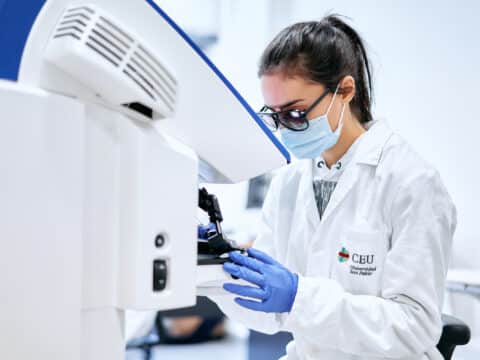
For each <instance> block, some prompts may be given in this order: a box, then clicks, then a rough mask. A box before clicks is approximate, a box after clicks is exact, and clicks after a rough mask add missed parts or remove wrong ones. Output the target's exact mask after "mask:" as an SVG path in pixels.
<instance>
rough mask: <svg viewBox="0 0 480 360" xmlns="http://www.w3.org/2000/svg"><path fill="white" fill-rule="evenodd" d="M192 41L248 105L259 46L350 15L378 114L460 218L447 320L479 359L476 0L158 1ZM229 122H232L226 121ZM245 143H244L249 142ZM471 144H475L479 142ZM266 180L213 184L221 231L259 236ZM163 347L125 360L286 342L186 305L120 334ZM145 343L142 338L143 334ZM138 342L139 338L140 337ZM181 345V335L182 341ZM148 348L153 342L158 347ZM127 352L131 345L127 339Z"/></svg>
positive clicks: (232, 351) (235, 352)
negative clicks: (424, 164)
mask: <svg viewBox="0 0 480 360" xmlns="http://www.w3.org/2000/svg"><path fill="white" fill-rule="evenodd" d="M157 2H158V4H159V5H160V6H161V7H162V8H163V9H164V10H165V11H166V12H167V13H168V14H169V15H170V16H171V17H172V18H173V19H174V20H175V21H176V22H177V23H178V24H179V25H180V26H181V27H182V28H183V29H184V30H186V32H187V33H188V34H189V35H190V36H191V37H192V38H193V39H194V41H195V42H196V43H197V44H198V45H199V46H200V47H201V48H202V49H203V50H204V51H205V53H206V54H207V55H208V56H209V57H210V58H211V59H212V61H213V62H214V63H215V64H216V65H217V67H218V68H219V69H220V70H221V71H222V72H223V73H224V74H225V75H226V77H227V78H228V79H229V80H230V81H231V82H232V83H233V85H234V86H235V87H236V88H237V89H238V90H239V92H240V93H241V94H242V95H243V96H244V98H245V99H246V100H247V101H248V102H249V103H250V104H251V105H252V107H253V108H254V109H259V108H260V107H261V106H262V104H263V100H262V97H261V93H260V88H259V81H258V79H257V76H256V72H257V63H258V59H259V57H260V54H261V52H262V50H263V48H264V47H265V46H266V45H267V43H268V42H269V41H270V40H271V39H272V38H273V36H274V35H275V34H276V33H277V32H279V31H280V30H281V29H282V28H283V27H285V26H287V25H289V24H292V23H294V22H297V21H304V20H319V19H320V18H321V17H322V16H324V15H326V14H329V13H338V14H341V15H345V16H347V17H349V18H350V23H351V24H352V25H353V26H354V28H355V29H357V30H358V31H359V32H360V34H361V35H362V36H363V38H364V40H365V41H366V43H367V47H368V51H369V54H370V58H371V60H372V63H373V68H374V91H375V104H374V114H375V116H376V118H382V119H385V120H386V121H387V122H388V123H389V124H390V126H391V127H392V128H393V129H394V130H395V131H396V132H398V133H399V134H401V135H402V136H403V137H404V138H406V139H407V141H408V142H409V143H410V144H411V145H413V147H414V148H415V149H416V150H417V151H418V152H419V153H420V154H421V155H422V157H424V158H425V159H427V160H428V161H429V162H431V163H432V164H433V165H434V166H435V167H436V168H437V169H438V170H439V171H440V174H441V176H442V178H443V181H444V183H445V184H446V187H447V189H448V190H449V192H450V194H451V196H452V198H453V200H454V202H455V204H456V206H457V210H458V227H457V232H456V235H455V240H454V248H453V249H454V251H453V256H452V259H451V266H450V268H451V269H452V271H451V273H450V274H449V286H448V290H447V291H446V296H445V306H444V312H445V313H448V314H453V315H455V316H457V317H459V318H461V319H462V320H464V321H465V322H466V323H467V324H468V325H469V326H470V328H471V330H472V340H471V342H470V344H469V345H467V346H465V347H460V348H458V349H457V350H456V352H455V354H456V356H455V358H456V359H479V358H480V306H479V305H480V301H479V299H480V295H479V293H480V292H478V291H477V293H476V294H475V291H476V289H478V286H477V287H475V286H473V285H475V283H476V285H478V284H479V283H480V262H479V261H478V259H477V256H478V253H479V250H480V241H479V240H480V229H479V228H478V227H477V224H478V223H477V222H476V221H477V217H478V216H479V215H478V214H479V210H478V205H479V203H480V190H479V187H480V186H479V184H480V169H479V165H478V163H479V161H478V158H477V156H478V154H480V152H479V149H478V148H476V147H475V144H476V143H477V139H476V136H477V135H478V134H479V133H480V125H479V122H478V121H477V119H476V118H475V115H474V114H475V113H476V107H477V105H478V103H479V100H478V94H477V93H476V90H475V89H476V88H475V86H476V85H477V84H480V71H479V69H478V62H479V58H480V40H479V37H478V28H477V24H478V22H479V20H480V15H479V14H480V2H477V1H473V0H471V1H456V2H452V1H438V0H436V1H433V0H428V1H422V2H419V1H413V0H403V1H373V0H366V1H355V0H337V1H331V0H324V1H314V0H255V1H254V0H241V1H240V0H202V1H193V0H157ZM225 121H228V114H225ZM246 141H247V142H248V139H246ZM477 144H478V143H477ZM269 179H270V174H267V175H266V176H264V177H260V178H256V179H253V180H251V181H249V182H245V183H240V184H235V185H215V186H213V185H208V186H207V189H208V190H209V192H212V193H214V194H216V195H217V197H218V198H219V200H220V205H221V206H222V210H223V213H224V217H225V221H224V228H225V230H226V231H227V232H228V233H229V235H230V237H231V238H234V239H236V240H238V241H239V242H241V243H243V244H249V243H251V242H252V241H254V239H255V234H256V229H257V222H258V218H259V211H260V207H261V205H262V202H263V197H264V194H265V191H266V189H267V188H268V184H269ZM162 331H163V335H164V337H166V338H167V339H170V341H168V342H169V343H168V344H167V343H163V344H160V345H158V346H155V347H153V348H152V351H151V352H150V353H149V354H147V352H146V351H145V350H138V349H132V350H129V351H128V354H127V358H128V359H144V358H152V359H172V360H175V359H191V358H193V357H195V358H196V359H203V358H205V359H207V358H211V357H212V355H214V356H217V357H219V358H226V357H227V356H228V358H229V359H230V360H236V359H238V360H247V359H248V360H257V359H262V360H268V359H277V358H278V357H279V356H281V355H282V354H283V353H284V346H285V343H286V342H288V340H289V338H290V335H289V334H278V335H274V336H267V335H262V334H258V333H254V332H249V331H248V330H247V329H245V328H243V327H242V326H240V325H238V324H235V323H231V322H229V321H228V320H225V319H223V316H222V314H221V313H220V312H219V311H218V309H216V307H215V306H214V305H213V304H211V303H209V302H208V301H206V300H205V299H199V305H198V306H197V307H196V308H193V309H186V310H182V311H177V312H167V313H164V314H145V313H135V312H130V313H129V314H128V318H127V332H128V334H127V335H128V336H129V337H130V338H131V339H134V340H136V341H140V342H139V343H141V342H142V341H145V339H146V338H145V336H146V337H147V338H148V336H150V337H151V336H153V337H154V338H155V335H157V336H158V333H159V332H162ZM142 337H143V338H142ZM139 339H140V340H139ZM178 339H183V340H182V341H178ZM154 341H155V340H154ZM132 344H133V343H132Z"/></svg>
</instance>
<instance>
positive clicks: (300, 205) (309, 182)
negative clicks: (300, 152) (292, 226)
mask: <svg viewBox="0 0 480 360" xmlns="http://www.w3.org/2000/svg"><path fill="white" fill-rule="evenodd" d="M301 161H302V169H301V170H302V171H301V173H302V177H301V179H300V184H299V190H298V191H299V193H298V197H297V201H296V204H295V209H298V210H299V212H300V213H303V214H301V215H300V218H301V219H302V218H303V219H307V221H308V223H309V224H310V226H312V227H314V228H315V227H316V226H317V225H318V223H319V222H320V217H319V215H318V209H317V204H316V202H315V194H314V192H313V175H312V161H311V160H301ZM302 215H303V216H302Z"/></svg>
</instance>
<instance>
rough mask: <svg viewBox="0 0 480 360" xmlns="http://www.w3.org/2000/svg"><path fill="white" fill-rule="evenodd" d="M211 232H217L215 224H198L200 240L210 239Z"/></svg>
mask: <svg viewBox="0 0 480 360" xmlns="http://www.w3.org/2000/svg"><path fill="white" fill-rule="evenodd" d="M210 230H215V224H212V223H209V224H208V225H203V224H198V226H197V237H198V238H199V239H204V240H207V239H208V232H209V231H210Z"/></svg>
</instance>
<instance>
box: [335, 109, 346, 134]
mask: <svg viewBox="0 0 480 360" xmlns="http://www.w3.org/2000/svg"><path fill="white" fill-rule="evenodd" d="M346 105H347V104H343V106H342V112H341V113H340V120H338V126H337V130H335V132H337V131H338V133H340V132H341V131H342V129H343V114H344V113H345V107H346Z"/></svg>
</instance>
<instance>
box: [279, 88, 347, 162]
mask: <svg viewBox="0 0 480 360" xmlns="http://www.w3.org/2000/svg"><path fill="white" fill-rule="evenodd" d="M337 90H338V87H337ZM337 90H335V93H334V94H333V98H332V101H331V103H330V105H329V106H328V109H327V112H326V113H325V114H324V115H321V116H319V117H317V118H315V119H312V120H310V122H309V126H308V128H307V129H306V130H304V131H292V130H290V129H287V128H282V129H280V136H281V138H282V142H283V143H284V144H285V146H286V147H287V148H288V149H289V150H290V151H291V152H292V153H293V155H295V157H297V158H300V159H315V158H317V157H319V156H320V155H322V153H323V152H325V151H326V150H328V149H330V148H332V147H333V146H334V145H335V144H336V143H337V142H338V138H339V137H340V132H341V131H342V127H343V114H344V111H345V104H343V107H342V112H341V114H340V119H339V121H338V126H337V129H336V130H335V131H332V129H331V127H330V123H329V122H328V113H329V112H330V108H331V107H332V104H333V101H334V100H335V96H336V95H337Z"/></svg>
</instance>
